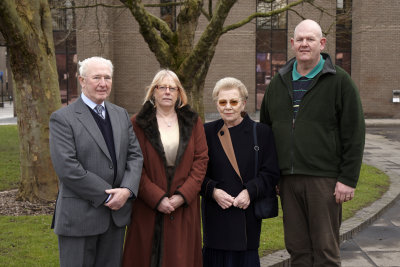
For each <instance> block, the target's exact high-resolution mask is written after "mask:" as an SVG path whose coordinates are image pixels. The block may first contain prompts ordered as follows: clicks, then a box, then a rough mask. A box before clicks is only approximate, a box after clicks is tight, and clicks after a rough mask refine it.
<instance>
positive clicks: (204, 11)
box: [201, 8, 211, 21]
mask: <svg viewBox="0 0 400 267" xmlns="http://www.w3.org/2000/svg"><path fill="white" fill-rule="evenodd" d="M201 13H202V14H203V15H204V17H206V19H207V20H208V21H210V20H211V15H210V14H208V13H207V11H206V10H205V9H204V8H202V9H201Z"/></svg>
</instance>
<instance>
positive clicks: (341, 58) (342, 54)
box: [336, 0, 352, 74]
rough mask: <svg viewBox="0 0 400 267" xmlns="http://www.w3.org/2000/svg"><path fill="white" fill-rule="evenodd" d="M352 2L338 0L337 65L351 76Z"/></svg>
mask: <svg viewBox="0 0 400 267" xmlns="http://www.w3.org/2000/svg"><path fill="white" fill-rule="evenodd" d="M351 6H352V0H338V1H337V9H336V64H337V65H339V66H340V67H342V68H343V69H345V70H346V71H347V72H348V73H349V74H351V30H352V19H351V14H352V12H351Z"/></svg>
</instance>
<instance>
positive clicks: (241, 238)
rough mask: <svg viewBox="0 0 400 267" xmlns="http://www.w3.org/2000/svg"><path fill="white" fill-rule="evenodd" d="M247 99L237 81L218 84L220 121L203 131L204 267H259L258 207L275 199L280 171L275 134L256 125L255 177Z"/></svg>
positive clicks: (252, 140) (224, 81)
mask: <svg viewBox="0 0 400 267" xmlns="http://www.w3.org/2000/svg"><path fill="white" fill-rule="evenodd" d="M247 96H248V92H247V89H246V87H245V86H244V84H243V83H242V82H241V81H239V80H238V79H235V78H224V79H222V80H220V81H218V82H217V84H216V85H215V88H214V91H213V99H214V101H215V102H216V105H217V109H218V112H219V113H220V115H221V119H219V120H216V121H213V122H210V123H206V124H205V126H204V128H205V132H206V138H207V144H208V156H209V162H208V168H207V174H206V177H205V179H204V182H203V184H202V190H201V194H202V196H203V197H202V220H203V243H204V247H203V266H204V267H211V266H215V267H217V266H218V267H234V266H237V267H246V266H249V267H250V266H251V267H257V266H260V259H259V256H258V247H259V242H260V232H261V221H262V220H261V219H257V218H256V217H255V215H254V201H255V200H256V199H260V198H263V197H265V196H267V195H268V194H276V192H275V187H276V184H277V182H278V179H279V167H278V163H277V157H276V151H275V144H274V139H273V135H272V131H271V129H270V128H269V126H267V125H264V124H257V127H256V131H257V140H258V146H259V148H260V150H259V153H258V162H259V163H258V173H257V175H255V174H254V172H255V152H254V138H253V124H254V123H255V122H254V121H253V120H251V119H250V117H249V116H248V115H246V114H245V112H244V108H245V105H246V99H247ZM227 140H228V141H227ZM232 154H233V155H234V156H233V155H232ZM227 155H229V156H227ZM235 162H236V163H235ZM235 165H236V166H235ZM235 168H236V170H235Z"/></svg>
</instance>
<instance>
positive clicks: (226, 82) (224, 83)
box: [212, 77, 249, 101]
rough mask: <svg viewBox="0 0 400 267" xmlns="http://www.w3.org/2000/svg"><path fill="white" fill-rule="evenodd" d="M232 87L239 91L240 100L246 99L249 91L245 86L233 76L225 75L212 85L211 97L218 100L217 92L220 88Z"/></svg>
mask: <svg viewBox="0 0 400 267" xmlns="http://www.w3.org/2000/svg"><path fill="white" fill-rule="evenodd" d="M232 88H234V89H235V88H237V89H238V90H239V93H240V97H241V98H242V100H247V97H248V96H249V92H248V91H247V88H246V86H245V85H244V84H243V83H242V82H241V81H240V80H239V79H236V78H233V77H226V78H222V79H221V80H219V81H218V82H217V83H216V84H215V87H214V90H213V92H212V98H213V100H214V101H217V100H218V94H219V92H220V91H221V90H224V89H232Z"/></svg>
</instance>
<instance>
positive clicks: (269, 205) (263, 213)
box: [253, 122, 278, 219]
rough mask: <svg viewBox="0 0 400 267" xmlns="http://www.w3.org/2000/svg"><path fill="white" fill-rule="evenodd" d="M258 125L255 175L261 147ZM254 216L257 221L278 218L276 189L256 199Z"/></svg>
mask: <svg viewBox="0 0 400 267" xmlns="http://www.w3.org/2000/svg"><path fill="white" fill-rule="evenodd" d="M256 126H257V123H256V122H254V124H253V137H254V151H255V152H254V153H255V154H254V155H255V170H254V175H255V176H257V173H258V151H259V150H260V147H259V146H258V142H257V131H256ZM253 206H254V214H255V216H256V218H257V219H268V218H274V217H277V216H278V197H277V196H276V191H275V188H272V189H271V190H270V192H269V193H268V194H267V196H266V197H264V198H260V199H256V200H255V201H254V205H253Z"/></svg>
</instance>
